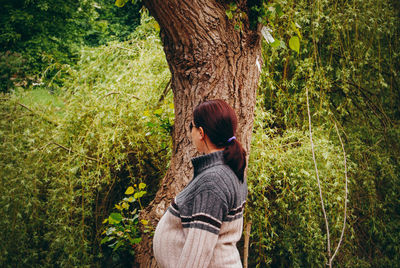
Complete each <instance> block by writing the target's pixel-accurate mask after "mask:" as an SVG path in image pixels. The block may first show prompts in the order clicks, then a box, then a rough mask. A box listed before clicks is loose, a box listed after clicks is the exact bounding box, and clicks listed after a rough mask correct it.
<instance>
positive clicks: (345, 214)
mask: <svg viewBox="0 0 400 268" xmlns="http://www.w3.org/2000/svg"><path fill="white" fill-rule="evenodd" d="M335 129H336V133H337V135H338V137H339V140H340V144H341V145H342V150H343V158H344V176H345V178H346V183H345V197H344V218H343V228H342V233H341V234H340V239H339V243H338V245H337V247H336V250H335V253H333V255H332V258H331V259H330V262H331V263H332V261H333V258H335V256H336V253H337V252H338V250H339V247H340V244H341V243H342V240H343V236H344V230H345V228H346V218H347V192H348V190H347V181H348V179H347V161H346V151H345V150H344V145H343V141H342V138H341V137H340V133H339V129H338V127H337V125H336V122H335Z"/></svg>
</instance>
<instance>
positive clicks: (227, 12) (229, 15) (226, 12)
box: [225, 10, 233, 20]
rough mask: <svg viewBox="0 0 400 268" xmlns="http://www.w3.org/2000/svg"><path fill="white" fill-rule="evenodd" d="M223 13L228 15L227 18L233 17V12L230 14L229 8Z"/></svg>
mask: <svg viewBox="0 0 400 268" xmlns="http://www.w3.org/2000/svg"><path fill="white" fill-rule="evenodd" d="M225 14H226V16H228V19H230V20H231V19H232V18H233V14H232V11H231V10H227V11H225Z"/></svg>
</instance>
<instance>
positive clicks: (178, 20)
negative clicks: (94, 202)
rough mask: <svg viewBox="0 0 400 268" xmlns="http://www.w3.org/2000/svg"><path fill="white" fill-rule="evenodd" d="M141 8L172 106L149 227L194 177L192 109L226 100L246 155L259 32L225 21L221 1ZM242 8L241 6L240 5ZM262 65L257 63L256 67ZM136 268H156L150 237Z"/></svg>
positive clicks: (168, 1)
mask: <svg viewBox="0 0 400 268" xmlns="http://www.w3.org/2000/svg"><path fill="white" fill-rule="evenodd" d="M144 2H145V6H146V7H147V8H148V9H149V10H150V13H151V14H152V15H153V16H154V17H155V18H156V20H157V21H158V23H159V25H160V28H161V39H162V42H163V45H164V51H165V54H166V57H167V61H168V64H169V68H170V70H171V73H172V84H171V86H172V90H173V93H174V104H175V125H174V129H173V133H172V136H173V152H172V159H171V163H170V168H169V170H168V171H167V173H166V175H165V177H164V178H163V180H162V182H161V186H160V189H159V191H158V192H157V194H156V197H155V199H154V200H153V201H152V203H151V204H150V205H149V206H148V207H147V208H146V209H145V210H144V211H143V212H142V215H141V217H142V218H145V219H148V220H149V221H150V222H151V224H152V225H153V226H156V225H157V222H158V220H159V219H160V217H161V216H162V215H163V213H164V212H165V210H166V208H167V207H168V206H169V204H170V202H171V200H172V199H173V198H174V197H175V196H176V194H177V193H179V191H181V190H182V189H183V187H184V186H185V185H186V184H187V183H188V182H189V180H190V179H191V177H192V166H191V162H190V159H191V158H192V157H193V156H195V155H196V152H195V150H194V147H193V146H192V144H191V141H190V131H189V123H190V122H191V120H192V112H193V108H194V107H195V106H196V105H198V104H199V103H201V102H203V101H205V100H209V99H216V98H219V99H224V100H225V101H227V102H228V103H229V104H230V105H232V107H233V108H234V109H235V110H236V113H237V116H238V119H239V126H238V131H237V137H238V139H239V140H240V141H241V142H242V144H243V146H244V148H245V149H246V151H247V152H249V149H250V139H251V133H252V127H253V118H254V106H255V98H256V89H257V85H258V78H259V70H258V67H257V65H256V61H257V60H258V61H261V48H260V39H259V34H258V29H256V30H254V31H253V30H250V29H249V26H248V25H249V24H248V21H247V18H244V19H243V29H242V30H235V27H234V26H235V22H234V21H233V20H229V19H228V18H227V16H226V13H225V10H226V8H227V7H226V5H225V4H224V1H214V0H162V1H156V0H146V1H144ZM242 4H243V5H244V6H243V7H245V1H244V2H243V3H242ZM260 63H261V62H260ZM136 260H137V261H138V262H139V264H140V267H157V264H156V262H155V260H154V257H153V251H152V237H147V236H145V237H143V240H142V242H141V244H140V245H139V247H138V248H137V258H136Z"/></svg>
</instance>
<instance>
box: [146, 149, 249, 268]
mask: <svg viewBox="0 0 400 268" xmlns="http://www.w3.org/2000/svg"><path fill="white" fill-rule="evenodd" d="M192 164H193V167H194V176H193V179H192V180H191V181H190V182H189V184H188V185H187V186H186V187H185V188H184V189H183V190H182V192H180V193H179V194H178V195H177V196H176V197H175V199H174V200H173V201H172V203H171V205H170V206H169V207H168V209H167V211H166V213H165V214H164V216H163V217H162V218H161V220H160V222H159V223H158V225H157V229H156V232H155V235H154V239H153V249H154V256H155V258H156V260H157V263H158V264H159V266H160V267H174V268H175V267H191V268H192V267H242V265H241V261H240V256H239V252H238V250H237V248H236V242H237V241H239V239H240V237H241V234H242V228H243V208H244V205H245V200H246V197H247V184H246V181H245V182H243V183H242V182H240V181H239V180H238V178H237V177H236V175H235V173H234V172H233V171H232V170H231V169H230V167H229V166H227V165H226V164H225V163H224V159H223V152H222V151H218V152H214V153H211V154H207V155H203V156H199V157H196V158H193V159H192Z"/></svg>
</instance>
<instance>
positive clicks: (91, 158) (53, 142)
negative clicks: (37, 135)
mask: <svg viewBox="0 0 400 268" xmlns="http://www.w3.org/2000/svg"><path fill="white" fill-rule="evenodd" d="M51 143H52V144H54V145H57V146H58V147H60V148H62V149H64V150H66V151H68V152H70V153H74V154H77V155H80V156H83V157H85V158H87V159H89V160H92V161H96V162H100V161H99V160H97V159H96V158H93V157H90V156H87V155H82V154H79V153H77V152H75V151H73V150H72V149H70V148H67V147H65V146H63V145H61V144H58V143H57V142H55V141H52V142H51Z"/></svg>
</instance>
